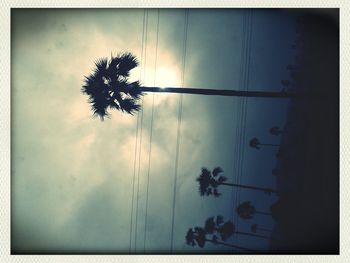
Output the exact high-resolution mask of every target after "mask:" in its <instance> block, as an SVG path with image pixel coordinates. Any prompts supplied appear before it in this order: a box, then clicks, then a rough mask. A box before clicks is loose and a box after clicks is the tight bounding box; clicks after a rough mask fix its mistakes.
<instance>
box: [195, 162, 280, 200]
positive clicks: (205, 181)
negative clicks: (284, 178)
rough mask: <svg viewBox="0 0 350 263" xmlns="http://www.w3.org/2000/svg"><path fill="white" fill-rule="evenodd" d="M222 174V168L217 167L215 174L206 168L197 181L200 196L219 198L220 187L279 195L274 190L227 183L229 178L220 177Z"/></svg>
mask: <svg viewBox="0 0 350 263" xmlns="http://www.w3.org/2000/svg"><path fill="white" fill-rule="evenodd" d="M222 172H223V170H222V169H221V167H215V168H214V170H213V172H211V171H210V170H208V169H207V168H206V167H203V168H202V172H201V174H200V175H199V177H198V178H197V179H196V180H197V182H198V183H199V194H200V195H201V196H204V195H206V196H209V195H214V197H219V196H220V195H221V193H219V191H218V189H217V188H218V187H219V186H220V185H226V186H231V187H239V188H245V189H251V190H256V191H262V192H264V193H266V194H271V193H276V194H278V193H279V192H278V191H275V190H272V189H271V188H263V187H257V186H251V185H243V184H232V183H225V182H226V180H227V178H226V177H225V176H222V175H219V174H220V173H222Z"/></svg>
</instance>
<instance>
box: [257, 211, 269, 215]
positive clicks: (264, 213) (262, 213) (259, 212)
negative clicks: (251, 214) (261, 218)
mask: <svg viewBox="0 0 350 263" xmlns="http://www.w3.org/2000/svg"><path fill="white" fill-rule="evenodd" d="M255 213H257V214H261V215H266V216H270V215H271V213H266V212H261V211H255Z"/></svg>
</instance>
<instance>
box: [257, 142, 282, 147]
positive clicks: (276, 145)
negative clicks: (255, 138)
mask: <svg viewBox="0 0 350 263" xmlns="http://www.w3.org/2000/svg"><path fill="white" fill-rule="evenodd" d="M259 144H260V145H265V146H275V147H279V146H280V145H279V144H271V143H259Z"/></svg>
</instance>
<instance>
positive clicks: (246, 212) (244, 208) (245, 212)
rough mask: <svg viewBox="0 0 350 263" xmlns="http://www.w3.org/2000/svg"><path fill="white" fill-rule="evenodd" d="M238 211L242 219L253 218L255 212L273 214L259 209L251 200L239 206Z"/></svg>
mask: <svg viewBox="0 0 350 263" xmlns="http://www.w3.org/2000/svg"><path fill="white" fill-rule="evenodd" d="M236 212H237V214H238V215H239V217H240V218H242V219H251V218H253V216H254V215H255V214H261V215H269V216H271V214H270V213H266V212H261V211H257V210H256V209H255V207H254V206H253V205H252V204H251V203H250V202H249V201H246V202H243V203H241V204H240V205H239V206H237V208H236Z"/></svg>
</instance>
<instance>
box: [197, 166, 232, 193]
mask: <svg viewBox="0 0 350 263" xmlns="http://www.w3.org/2000/svg"><path fill="white" fill-rule="evenodd" d="M222 172H223V170H222V169H221V167H215V168H214V170H213V172H212V173H211V171H210V170H208V169H207V168H205V167H203V168H202V173H201V174H200V175H199V177H198V178H197V179H196V180H197V181H198V182H199V193H200V195H201V196H203V195H207V196H208V195H212V194H213V195H214V196H215V197H218V196H220V195H221V194H220V193H219V192H218V190H217V187H218V186H219V185H220V184H221V183H223V182H225V181H226V180H227V178H226V177H225V176H222V175H220V176H219V173H222Z"/></svg>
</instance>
